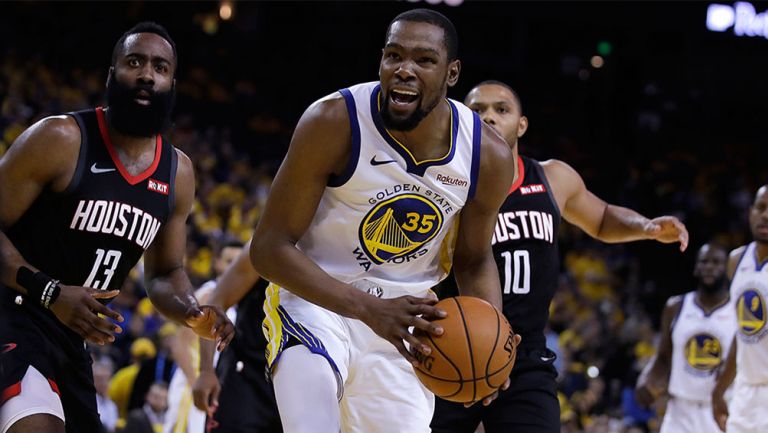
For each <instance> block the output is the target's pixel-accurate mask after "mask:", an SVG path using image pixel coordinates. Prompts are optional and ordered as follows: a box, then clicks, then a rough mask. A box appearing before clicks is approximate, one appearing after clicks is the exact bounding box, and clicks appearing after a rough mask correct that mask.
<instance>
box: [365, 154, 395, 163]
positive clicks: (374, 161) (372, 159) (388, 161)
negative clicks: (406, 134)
mask: <svg viewBox="0 0 768 433" xmlns="http://www.w3.org/2000/svg"><path fill="white" fill-rule="evenodd" d="M390 162H397V161H395V160H394V159H388V160H386V161H376V155H373V157H372V158H371V165H384V164H389V163H390Z"/></svg>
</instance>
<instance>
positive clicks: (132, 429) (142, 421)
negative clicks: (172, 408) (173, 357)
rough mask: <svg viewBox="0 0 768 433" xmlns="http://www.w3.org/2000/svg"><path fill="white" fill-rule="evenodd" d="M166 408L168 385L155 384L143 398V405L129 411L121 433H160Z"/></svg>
mask: <svg viewBox="0 0 768 433" xmlns="http://www.w3.org/2000/svg"><path fill="white" fill-rule="evenodd" d="M167 408H168V384H167V383H166V382H155V383H153V384H152V385H151V386H150V387H149V390H148V391H147V393H146V396H145V398H144V404H143V405H142V406H141V407H139V408H136V409H133V410H131V412H130V413H129V414H128V421H127V422H126V424H125V430H123V433H161V432H162V431H163V421H164V419H165V411H166V409H167Z"/></svg>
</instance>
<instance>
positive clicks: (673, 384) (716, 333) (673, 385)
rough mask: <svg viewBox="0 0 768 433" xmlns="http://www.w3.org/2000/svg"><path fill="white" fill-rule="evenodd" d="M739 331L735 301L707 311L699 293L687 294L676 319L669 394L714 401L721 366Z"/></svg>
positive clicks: (673, 324) (673, 329) (673, 331)
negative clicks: (699, 299) (737, 328)
mask: <svg viewBox="0 0 768 433" xmlns="http://www.w3.org/2000/svg"><path fill="white" fill-rule="evenodd" d="M734 332H736V320H735V315H734V313H733V308H732V306H731V302H730V301H729V302H727V303H724V304H723V305H721V306H719V307H717V308H716V309H715V310H713V311H712V312H711V313H709V314H706V313H705V312H704V310H703V309H702V308H701V307H700V306H699V305H698V303H697V302H696V292H688V293H686V294H684V295H683V305H682V306H681V307H680V312H679V313H678V315H677V317H676V318H675V320H674V321H673V322H672V370H671V371H670V375H669V394H670V395H671V396H673V397H676V398H683V399H686V400H695V401H704V402H708V401H710V395H711V394H712V389H713V388H714V387H715V378H716V372H717V368H718V367H719V366H720V364H721V363H722V362H723V360H724V359H725V357H726V356H728V349H729V348H730V346H731V341H732V340H733V334H734Z"/></svg>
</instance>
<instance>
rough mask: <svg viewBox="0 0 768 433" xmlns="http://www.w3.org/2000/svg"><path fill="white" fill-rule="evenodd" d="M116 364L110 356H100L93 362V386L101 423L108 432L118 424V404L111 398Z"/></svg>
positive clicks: (112, 430) (112, 432) (111, 432)
mask: <svg viewBox="0 0 768 433" xmlns="http://www.w3.org/2000/svg"><path fill="white" fill-rule="evenodd" d="M113 372H114V366H113V364H112V361H111V360H110V359H109V358H100V359H97V360H96V361H95V362H94V363H93V386H94V387H95V388H96V407H97V409H98V410H99V417H100V418H101V423H102V424H103V425H104V428H105V429H106V430H107V432H108V433H114V432H115V427H116V426H117V417H118V415H117V405H116V404H115V402H114V401H112V399H110V398H109V379H110V378H111V377H112V373H113Z"/></svg>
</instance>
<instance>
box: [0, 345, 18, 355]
mask: <svg viewBox="0 0 768 433" xmlns="http://www.w3.org/2000/svg"><path fill="white" fill-rule="evenodd" d="M3 347H4V348H5V349H3V351H2V352H0V353H8V352H10V351H11V350H13V349H15V348H16V343H8V344H5V345H3Z"/></svg>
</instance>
